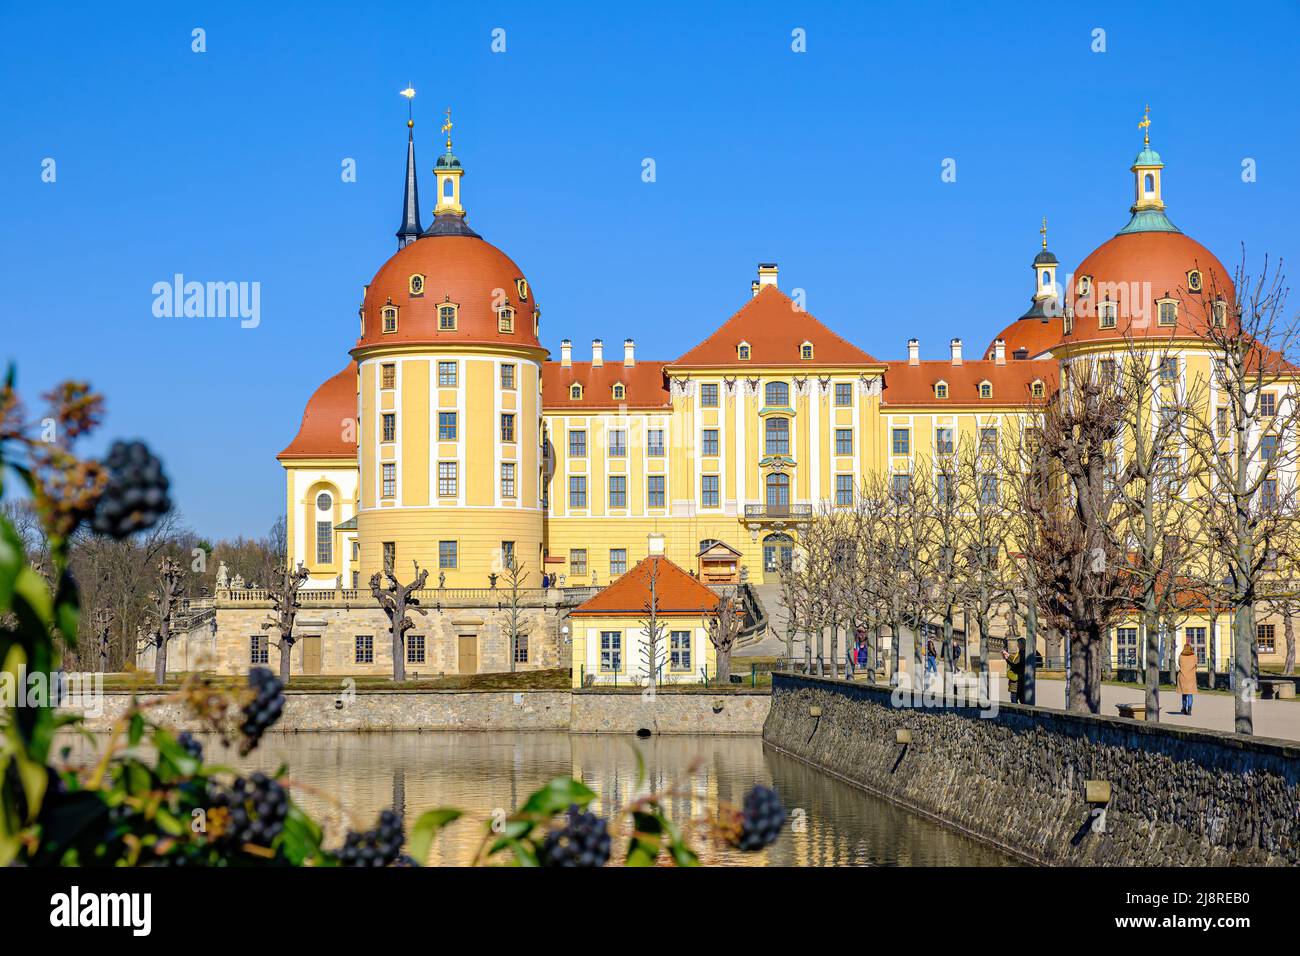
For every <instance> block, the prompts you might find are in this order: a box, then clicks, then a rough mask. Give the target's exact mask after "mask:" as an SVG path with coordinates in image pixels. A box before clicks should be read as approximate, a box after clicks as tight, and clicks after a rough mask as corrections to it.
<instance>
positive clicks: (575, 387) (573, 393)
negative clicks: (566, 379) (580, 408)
mask: <svg viewBox="0 0 1300 956" xmlns="http://www.w3.org/2000/svg"><path fill="white" fill-rule="evenodd" d="M569 400H570V401H573V402H578V401H581V400H582V386H581V385H579V384H577V383H576V382H575V383H574V384H572V385H570V386H569Z"/></svg>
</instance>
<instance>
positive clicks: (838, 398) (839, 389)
mask: <svg viewBox="0 0 1300 956" xmlns="http://www.w3.org/2000/svg"><path fill="white" fill-rule="evenodd" d="M835 404H836V405H839V406H840V407H841V408H843V407H846V406H849V405H852V404H853V383H852V382H836V383H835Z"/></svg>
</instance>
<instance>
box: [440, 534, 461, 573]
mask: <svg viewBox="0 0 1300 956" xmlns="http://www.w3.org/2000/svg"><path fill="white" fill-rule="evenodd" d="M459 558H460V547H459V544H458V543H457V542H455V541H439V542H438V567H440V568H443V569H450V570H455V568H456V564H457V561H458V560H459Z"/></svg>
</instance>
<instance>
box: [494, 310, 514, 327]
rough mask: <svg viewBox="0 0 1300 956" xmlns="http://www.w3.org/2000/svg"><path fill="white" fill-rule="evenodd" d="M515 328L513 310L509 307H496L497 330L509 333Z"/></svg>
mask: <svg viewBox="0 0 1300 956" xmlns="http://www.w3.org/2000/svg"><path fill="white" fill-rule="evenodd" d="M514 330H515V310H514V309H511V308H509V307H507V308H504V309H497V331H498V332H504V333H510V332H513V331H514Z"/></svg>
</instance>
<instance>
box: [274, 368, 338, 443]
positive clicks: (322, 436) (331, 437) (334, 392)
mask: <svg viewBox="0 0 1300 956" xmlns="http://www.w3.org/2000/svg"><path fill="white" fill-rule="evenodd" d="M356 417H357V363H356V362H351V363H349V364H348V366H347V368H345V369H343V371H341V372H339V373H338V374H337V375H335V376H334V377H333V378H330V379H328V380H327V381H326V382H325V384H324V385H322V386H320V388H318V389H316V391H315V392H313V393H312V396H311V399H310V401H308V402H307V409H306V411H304V412H303V413H302V424H301V425H300V426H298V434H297V435H295V436H294V439H293V441H291V442H290V443H289V447H288V448H286V449H285V450H284V451H282V452H280V454H279V455H278V456H277V457H278V458H280V459H281V460H283V459H285V458H351V459H353V460H355V459H356V457H357V440H356V436H355V429H353V431H352V435H353V438H352V440H351V441H347V440H345V439H344V435H345V434H346V433H347V430H346V425H345V423H346V422H349V421H353V420H355V419H356Z"/></svg>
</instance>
